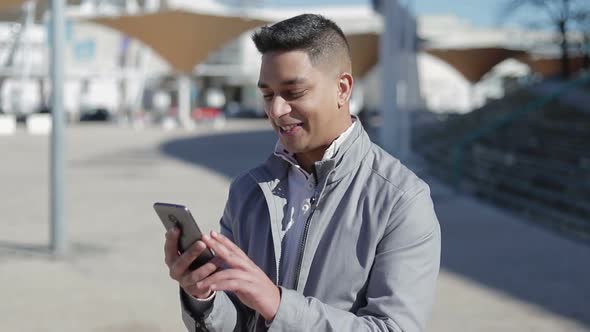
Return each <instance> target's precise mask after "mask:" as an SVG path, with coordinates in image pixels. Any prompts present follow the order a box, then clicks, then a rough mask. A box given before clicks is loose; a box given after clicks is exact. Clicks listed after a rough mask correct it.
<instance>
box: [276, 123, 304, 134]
mask: <svg viewBox="0 0 590 332" xmlns="http://www.w3.org/2000/svg"><path fill="white" fill-rule="evenodd" d="M302 126H303V123H297V124H292V125H288V126H279V130H280V131H281V133H288V132H290V131H292V130H293V129H295V128H297V127H302Z"/></svg>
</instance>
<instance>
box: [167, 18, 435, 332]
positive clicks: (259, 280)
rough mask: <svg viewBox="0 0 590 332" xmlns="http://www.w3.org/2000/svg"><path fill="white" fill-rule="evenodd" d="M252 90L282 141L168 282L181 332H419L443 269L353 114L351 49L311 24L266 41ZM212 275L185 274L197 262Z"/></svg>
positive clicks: (172, 256)
mask: <svg viewBox="0 0 590 332" xmlns="http://www.w3.org/2000/svg"><path fill="white" fill-rule="evenodd" d="M253 40H254V43H255V44H256V47H257V48H258V50H259V51H260V52H261V53H262V66H261V69H260V78H259V83H258V86H259V87H260V91H261V92H262V95H263V97H264V103H265V111H266V114H267V115H268V117H269V120H270V122H271V124H272V127H273V128H274V129H275V131H276V133H277V135H278V137H279V139H278V142H277V144H276V148H275V151H274V153H273V154H272V155H271V156H270V157H269V158H268V160H266V162H265V163H263V164H262V165H260V166H259V167H257V168H255V169H252V170H250V171H248V172H247V173H244V174H243V175H241V176H238V177H237V178H236V179H235V180H234V181H233V183H232V184H231V187H230V191H229V198H228V200H227V203H226V208H225V211H224V214H223V217H222V219H221V234H218V233H215V232H212V233H211V234H210V235H205V236H203V238H202V241H199V242H197V244H195V246H194V247H193V248H192V249H191V250H189V251H187V252H185V253H184V254H182V255H179V254H178V250H177V241H178V236H179V232H178V231H177V230H176V231H171V232H169V233H168V234H167V239H166V244H165V252H166V263H167V265H168V267H169V268H170V275H171V277H172V278H173V279H175V280H177V281H178V282H179V284H180V287H181V302H182V308H183V309H182V310H183V320H184V322H185V324H186V326H187V328H188V329H189V331H263V330H267V329H268V330H269V331H368V330H370V331H423V330H424V327H425V324H426V321H427V319H428V316H429V314H430V310H431V307H432V304H433V299H434V293H435V284H436V278H437V275H438V270H439V264H440V228H439V224H438V221H437V218H436V215H435V213H434V209H433V206H432V200H431V198H430V192H429V188H428V185H426V184H425V183H424V182H423V181H421V180H420V179H419V178H417V177H416V176H415V175H414V174H413V173H412V172H411V171H409V170H408V169H407V168H405V167H404V166H403V165H401V164H400V162H399V161H398V160H397V159H395V158H394V157H392V156H391V155H389V154H387V153H386V152H384V151H383V150H381V149H380V148H379V147H377V146H376V145H374V144H373V143H371V141H370V140H369V137H368V136H367V134H366V133H365V131H364V130H363V127H362V125H361V123H360V122H359V121H358V120H357V119H356V118H354V117H351V115H350V113H349V99H350V95H351V92H352V87H353V77H352V74H351V60H350V52H349V46H348V43H347V41H346V38H345V37H344V34H343V33H342V31H341V30H340V28H339V27H338V26H337V25H336V24H334V23H333V22H332V21H330V20H327V19H325V18H323V17H321V16H317V15H301V16H297V17H293V18H291V19H288V20H285V21H282V22H279V23H276V24H275V25H273V26H270V27H263V28H262V29H261V30H259V31H258V32H256V33H255V34H254V36H253ZM206 247H209V248H211V249H213V251H215V253H216V256H217V257H216V258H215V259H214V261H212V262H210V263H207V264H205V265H203V266H202V267H200V268H198V269H197V270H194V271H189V270H187V268H188V266H189V265H190V263H191V262H192V261H193V260H194V259H195V258H196V257H197V256H198V255H199V254H200V253H201V252H202V251H203V250H204V249H205V248H206Z"/></svg>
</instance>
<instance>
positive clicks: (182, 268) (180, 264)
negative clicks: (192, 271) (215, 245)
mask: <svg viewBox="0 0 590 332" xmlns="http://www.w3.org/2000/svg"><path fill="white" fill-rule="evenodd" d="M206 248H207V246H206V245H205V243H203V242H202V241H197V243H195V244H193V245H192V246H191V247H190V249H189V250H187V251H185V252H184V253H183V254H182V255H180V257H179V258H178V259H176V261H175V262H174V263H173V264H172V266H171V268H170V277H172V279H174V280H179V279H180V278H181V277H182V276H183V275H184V274H185V272H186V270H187V269H188V267H189V266H190V265H191V263H192V262H193V261H194V260H195V259H196V258H197V257H199V255H201V254H202V253H203V251H205V249H206Z"/></svg>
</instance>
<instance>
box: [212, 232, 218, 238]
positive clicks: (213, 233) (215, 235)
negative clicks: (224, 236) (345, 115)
mask: <svg viewBox="0 0 590 332" xmlns="http://www.w3.org/2000/svg"><path fill="white" fill-rule="evenodd" d="M217 235H219V234H217V232H216V231H211V236H213V237H217Z"/></svg>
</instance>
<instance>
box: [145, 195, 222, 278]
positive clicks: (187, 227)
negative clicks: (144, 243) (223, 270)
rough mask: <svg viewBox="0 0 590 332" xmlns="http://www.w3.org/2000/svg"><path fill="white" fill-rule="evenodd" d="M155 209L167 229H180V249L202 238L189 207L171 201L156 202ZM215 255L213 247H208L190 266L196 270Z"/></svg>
mask: <svg viewBox="0 0 590 332" xmlns="http://www.w3.org/2000/svg"><path fill="white" fill-rule="evenodd" d="M154 210H156V213H157V214H158V217H160V220H161V221H162V224H164V227H165V228H166V230H169V229H171V228H173V227H175V226H176V227H177V228H178V229H179V230H180V238H179V239H178V250H179V251H180V252H181V253H183V252H185V251H187V250H188V249H189V248H190V247H191V246H192V245H193V244H195V243H196V242H197V241H199V240H200V239H201V236H202V233H201V230H200V229H199V226H197V222H196V221H195V219H194V218H193V216H192V214H191V212H190V211H189V209H188V208H187V207H186V206H184V205H178V204H170V203H160V202H157V203H154ZM213 257H215V255H214V253H213V251H211V249H209V248H206V249H205V251H203V253H202V254H201V255H199V257H197V258H196V259H195V260H194V261H193V262H192V263H191V265H190V266H189V270H196V269H198V268H199V267H201V266H202V265H204V264H205V263H207V262H208V261H210V260H211V259H213Z"/></svg>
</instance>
